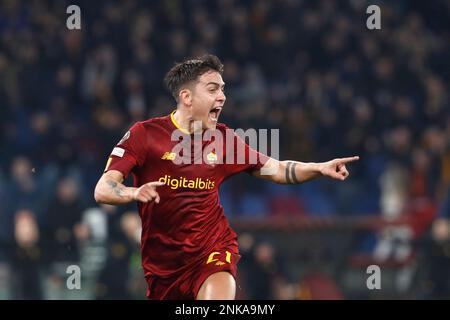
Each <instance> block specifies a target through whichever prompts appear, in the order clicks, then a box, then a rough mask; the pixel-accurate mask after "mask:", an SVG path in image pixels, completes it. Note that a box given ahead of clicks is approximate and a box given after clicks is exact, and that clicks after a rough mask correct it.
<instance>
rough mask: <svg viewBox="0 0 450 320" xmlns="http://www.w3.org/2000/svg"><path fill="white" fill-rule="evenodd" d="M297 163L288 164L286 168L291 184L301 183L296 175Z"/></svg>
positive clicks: (288, 180)
mask: <svg viewBox="0 0 450 320" xmlns="http://www.w3.org/2000/svg"><path fill="white" fill-rule="evenodd" d="M296 166H297V163H295V162H288V163H287V167H286V181H287V183H289V184H294V183H299V181H298V179H297V176H296V175H295V167H296Z"/></svg>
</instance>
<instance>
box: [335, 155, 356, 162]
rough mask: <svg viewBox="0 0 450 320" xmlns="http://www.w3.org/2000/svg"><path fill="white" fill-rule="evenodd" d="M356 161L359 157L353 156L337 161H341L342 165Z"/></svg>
mask: <svg viewBox="0 0 450 320" xmlns="http://www.w3.org/2000/svg"><path fill="white" fill-rule="evenodd" d="M357 160H359V156H353V157H348V158H341V159H339V161H341V162H343V163H349V162H353V161H357Z"/></svg>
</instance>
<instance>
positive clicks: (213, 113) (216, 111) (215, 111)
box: [209, 107, 222, 121]
mask: <svg viewBox="0 0 450 320" xmlns="http://www.w3.org/2000/svg"><path fill="white" fill-rule="evenodd" d="M221 111H222V107H215V108H212V109H211V110H210V111H209V119H211V120H212V121H217V120H218V119H219V115H220V112H221Z"/></svg>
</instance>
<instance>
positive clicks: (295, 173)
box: [253, 156, 359, 184]
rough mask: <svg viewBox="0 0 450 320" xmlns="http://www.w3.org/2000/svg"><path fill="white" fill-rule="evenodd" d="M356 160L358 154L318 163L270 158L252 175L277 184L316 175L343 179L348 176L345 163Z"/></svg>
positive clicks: (304, 179)
mask: <svg viewBox="0 0 450 320" xmlns="http://www.w3.org/2000/svg"><path fill="white" fill-rule="evenodd" d="M356 160H359V157H358V156H354V157H349V158H338V159H333V160H330V161H327V162H318V163H316V162H299V161H290V160H286V161H278V160H276V159H273V158H270V159H269V160H268V161H267V162H266V164H265V165H264V166H263V167H262V168H261V169H260V170H258V171H255V172H253V175H254V176H255V177H259V178H262V179H266V180H270V181H273V182H275V183H279V184H297V183H302V182H306V181H308V180H312V179H315V178H318V177H330V178H333V179H337V180H345V179H346V178H347V177H348V176H349V173H348V170H347V168H346V166H345V165H346V164H347V163H349V162H353V161H356Z"/></svg>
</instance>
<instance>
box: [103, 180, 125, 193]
mask: <svg viewBox="0 0 450 320" xmlns="http://www.w3.org/2000/svg"><path fill="white" fill-rule="evenodd" d="M106 183H107V184H108V185H109V186H110V187H111V188H112V189H113V191H114V193H115V194H116V195H118V196H119V197H122V193H123V188H122V187H120V186H118V185H117V182H115V181H112V180H108V181H106Z"/></svg>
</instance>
